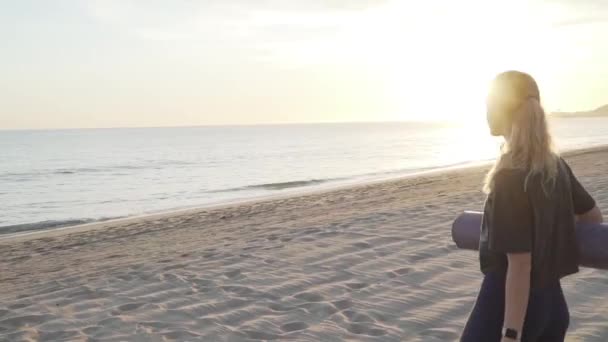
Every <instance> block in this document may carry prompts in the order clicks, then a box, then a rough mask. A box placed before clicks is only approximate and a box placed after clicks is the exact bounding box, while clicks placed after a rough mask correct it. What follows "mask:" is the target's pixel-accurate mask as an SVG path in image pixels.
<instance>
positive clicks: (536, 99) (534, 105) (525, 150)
mask: <svg viewBox="0 0 608 342" xmlns="http://www.w3.org/2000/svg"><path fill="white" fill-rule="evenodd" d="M492 88H493V89H492V90H491V91H494V92H498V94H494V96H497V97H498V98H502V100H503V101H501V104H502V105H501V108H500V112H501V114H500V115H502V116H505V117H504V118H503V120H504V122H505V123H506V125H507V126H508V127H506V131H505V135H507V136H508V138H507V139H506V141H505V143H503V145H502V146H501V151H500V154H499V156H498V158H497V159H496V162H495V163H494V166H493V167H492V168H491V169H490V171H489V172H488V173H487V175H486V177H485V182H484V187H483V190H484V192H485V193H486V194H489V193H490V192H491V191H492V189H493V188H494V178H495V176H496V174H497V173H498V172H499V171H501V170H503V169H521V170H524V171H526V178H525V181H524V190H526V188H527V184H528V180H529V179H530V177H532V176H534V175H539V176H540V179H541V185H542V188H543V191H544V192H545V194H547V193H549V190H551V189H553V187H554V185H555V180H556V178H557V173H558V159H559V155H558V153H557V151H556V150H555V147H554V145H553V139H552V137H551V133H550V132H549V127H548V123H547V119H546V115H545V111H544V109H543V107H542V105H541V103H540V94H539V90H538V86H537V84H536V81H534V79H533V78H532V76H530V75H528V74H526V73H523V72H520V71H506V72H503V73H501V74H499V75H498V76H496V78H495V79H494V81H493V87H492Z"/></svg>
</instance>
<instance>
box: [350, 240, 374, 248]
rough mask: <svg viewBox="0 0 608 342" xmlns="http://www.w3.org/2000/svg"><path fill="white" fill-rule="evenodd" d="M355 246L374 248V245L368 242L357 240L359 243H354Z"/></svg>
mask: <svg viewBox="0 0 608 342" xmlns="http://www.w3.org/2000/svg"><path fill="white" fill-rule="evenodd" d="M353 246H355V247H357V248H360V249H365V248H372V245H371V244H369V243H367V242H357V243H354V244H353Z"/></svg>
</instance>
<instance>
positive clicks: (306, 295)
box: [294, 292, 325, 303]
mask: <svg viewBox="0 0 608 342" xmlns="http://www.w3.org/2000/svg"><path fill="white" fill-rule="evenodd" d="M294 297H295V298H297V299H301V300H303V301H306V302H311V303H314V302H323V301H325V298H324V297H323V296H321V295H320V294H317V293H312V292H302V293H298V294H297V295H295V296H294Z"/></svg>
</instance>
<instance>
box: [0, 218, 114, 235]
mask: <svg viewBox="0 0 608 342" xmlns="http://www.w3.org/2000/svg"><path fill="white" fill-rule="evenodd" d="M117 218H120V217H104V218H99V219H92V218H85V219H70V220H57V221H56V220H48V221H40V222H34V223H23V224H15V225H10V226H1V227H0V236H1V235H4V234H15V233H23V232H30V231H38V230H47V229H54V228H62V227H69V226H76V225H80V224H85V223H92V222H101V221H107V220H113V219H117Z"/></svg>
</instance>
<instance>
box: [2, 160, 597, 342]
mask: <svg viewBox="0 0 608 342" xmlns="http://www.w3.org/2000/svg"><path fill="white" fill-rule="evenodd" d="M565 156H566V159H567V160H568V161H569V162H570V164H571V166H572V168H573V170H574V172H575V173H576V175H577V176H578V177H579V179H580V180H581V182H582V183H583V184H584V185H585V186H586V187H587V188H588V189H589V191H590V192H591V193H592V194H593V195H594V197H595V198H596V200H597V201H598V204H599V205H600V207H601V208H602V209H603V210H604V211H605V212H608V207H607V205H608V187H607V186H606V185H607V182H608V176H607V174H608V172H607V171H608V148H593V149H587V150H581V151H575V152H573V153H569V154H566V155H565ZM486 171H487V166H481V167H470V168H464V169H455V170H450V171H446V172H441V173H431V174H428V175H423V176H417V177H403V178H398V179H394V180H386V181H382V182H375V183H369V184H361V185H356V186H349V187H346V188H341V189H336V190H331V191H329V190H325V191H320V192H316V193H309V194H305V195H297V196H291V197H286V198H278V199H271V200H263V201H250V202H248V203H245V204H240V205H229V206H220V207H216V208H207V209H198V210H189V211H184V212H179V213H172V214H163V215H153V216H149V217H141V218H135V219H130V220H119V221H113V222H105V223H101V224H97V225H87V226H83V227H78V228H75V229H65V230H60V231H53V232H43V233H38V234H30V235H27V236H22V237H11V238H6V237H4V238H1V239H0V341H4V340H6V341H18V340H31V341H62V340H66V341H102V340H103V341H251V340H279V339H281V340H293V341H449V340H455V339H457V338H458V337H459V335H460V332H461V331H462V328H463V326H464V323H465V321H466V319H467V317H468V314H469V312H470V310H471V308H472V306H473V303H474V301H475V298H476V295H477V292H478V290H479V286H480V284H481V280H482V277H481V273H480V271H479V264H478V259H477V254H476V252H474V251H464V250H458V249H457V248H456V247H455V246H454V244H453V242H452V240H451V236H450V229H451V223H452V221H453V220H454V218H455V217H456V216H457V215H458V214H459V213H460V212H461V211H463V210H465V209H469V210H480V209H481V206H482V203H483V199H484V196H483V194H482V192H481V191H480V188H481V180H482V178H483V175H484V173H485V172H486ZM562 284H563V288H564V292H565V295H566V299H567V301H568V303H569V306H570V314H571V322H570V329H569V333H568V340H569V341H582V340H584V341H606V340H608V321H607V320H606V317H608V300H606V298H608V271H600V270H593V269H586V268H583V269H581V271H580V272H579V273H577V274H575V275H573V276H569V277H567V278H565V279H564V280H563V281H562Z"/></svg>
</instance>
